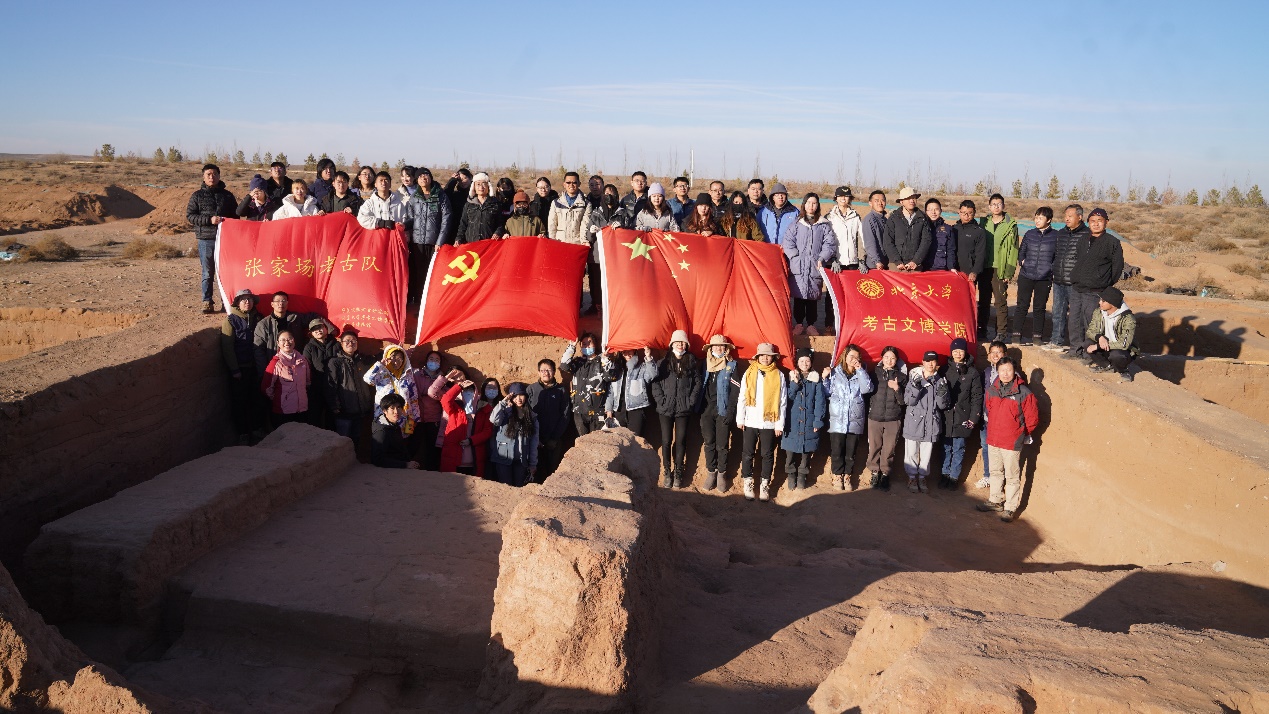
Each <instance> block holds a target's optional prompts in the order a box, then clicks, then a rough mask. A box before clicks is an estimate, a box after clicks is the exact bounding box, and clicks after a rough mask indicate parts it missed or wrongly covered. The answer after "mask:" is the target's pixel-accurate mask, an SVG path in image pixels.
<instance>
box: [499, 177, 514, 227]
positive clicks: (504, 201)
mask: <svg viewBox="0 0 1269 714" xmlns="http://www.w3.org/2000/svg"><path fill="white" fill-rule="evenodd" d="M515 195H516V185H515V183H514V182H513V181H512V180H511V179H509V178H507V177H506V176H503V177H502V178H500V179H498V188H497V190H495V191H494V198H496V199H498V205H499V206H501V207H502V220H503V222H506V220H507V219H508V218H510V217H511V211H512V208H514V206H513V205H512V201H511V199H512V197H513V196H515Z"/></svg>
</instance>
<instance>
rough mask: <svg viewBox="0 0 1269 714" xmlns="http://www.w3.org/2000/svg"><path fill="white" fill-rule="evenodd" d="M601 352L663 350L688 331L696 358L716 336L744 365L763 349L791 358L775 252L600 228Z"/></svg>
mask: <svg viewBox="0 0 1269 714" xmlns="http://www.w3.org/2000/svg"><path fill="white" fill-rule="evenodd" d="M598 249H599V259H600V262H601V264H602V265H603V280H604V290H603V294H604V346H605V349H609V350H626V349H638V348H641V347H645V346H646V347H656V348H665V347H668V346H669V340H670V334H671V333H673V332H674V331H675V330H679V329H682V330H686V331H687V334H688V335H689V336H690V338H691V348H692V350H693V351H695V352H697V353H699V352H700V351H701V349H702V346H703V345H704V344H705V343H706V342H708V341H709V338H710V337H711V336H713V335H715V334H721V335H723V336H725V337H727V339H728V340H730V341H731V342H732V344H734V345H736V350H737V353H738V355H739V356H740V357H742V358H750V357H752V356H753V353H754V350H755V349H756V348H757V346H758V344H759V343H761V342H771V343H774V344H775V346H776V348H777V349H779V350H780V353H781V354H782V355H786V356H787V355H791V354H792V352H793V340H792V338H791V336H790V334H789V323H790V315H789V282H788V278H787V277H786V275H785V267H784V254H783V252H782V251H781V250H780V247H779V246H777V245H773V244H769V243H756V242H753V241H738V240H735V239H732V238H728V237H726V236H708V237H706V236H702V235H697V234H695V233H665V232H662V231H650V232H647V233H644V232H641V231H630V230H622V229H604V231H603V232H602V233H601V234H600V238H599V241H598Z"/></svg>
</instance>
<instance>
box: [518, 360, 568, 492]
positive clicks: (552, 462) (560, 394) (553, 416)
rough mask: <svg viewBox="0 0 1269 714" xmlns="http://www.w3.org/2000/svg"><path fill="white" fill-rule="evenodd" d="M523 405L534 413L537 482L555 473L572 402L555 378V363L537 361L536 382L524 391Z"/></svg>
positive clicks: (560, 456) (562, 453)
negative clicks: (536, 446) (524, 401)
mask: <svg viewBox="0 0 1269 714" xmlns="http://www.w3.org/2000/svg"><path fill="white" fill-rule="evenodd" d="M526 396H527V397H528V401H527V404H528V405H529V408H530V409H532V410H533V413H534V414H537V415H538V470H537V473H536V474H535V478H536V479H537V480H538V482H539V483H541V482H542V481H543V480H544V479H545V478H546V477H547V476H550V475H551V474H552V473H554V472H555V469H556V468H558V467H559V465H560V459H561V458H563V456H564V432H565V431H567V430H568V421H569V416H570V415H571V414H572V411H573V405H572V403H571V402H570V401H569V396H568V392H567V391H566V390H565V389H564V385H562V384H560V383H559V382H557V381H556V380H555V362H553V361H551V360H549V359H544V360H541V361H539V362H538V381H536V382H534V383H533V384H530V385H529V388H528V389H527V390H526Z"/></svg>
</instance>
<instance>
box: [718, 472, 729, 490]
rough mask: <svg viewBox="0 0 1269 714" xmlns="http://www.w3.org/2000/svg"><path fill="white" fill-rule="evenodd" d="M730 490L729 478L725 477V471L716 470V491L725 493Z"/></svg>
mask: <svg viewBox="0 0 1269 714" xmlns="http://www.w3.org/2000/svg"><path fill="white" fill-rule="evenodd" d="M730 490H731V479H729V478H727V472H726V471H719V472H718V492H719V493H727V492H728V491H730Z"/></svg>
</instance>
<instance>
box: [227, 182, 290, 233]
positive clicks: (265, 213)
mask: <svg viewBox="0 0 1269 714" xmlns="http://www.w3.org/2000/svg"><path fill="white" fill-rule="evenodd" d="M281 205H282V201H280V200H274V199H271V198H269V194H268V192H267V191H266V189H265V185H264V177H263V176H261V175H260V174H256V175H255V176H252V177H251V183H249V184H248V185H247V195H246V196H243V197H242V201H241V202H239V203H238V208H237V210H235V211H234V213H235V214H236V215H237V216H238V217H239V218H241V219H243V220H244V221H267V220H270V219H272V218H273V212H274V211H276V210H278V208H279V207H280V206H281Z"/></svg>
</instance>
